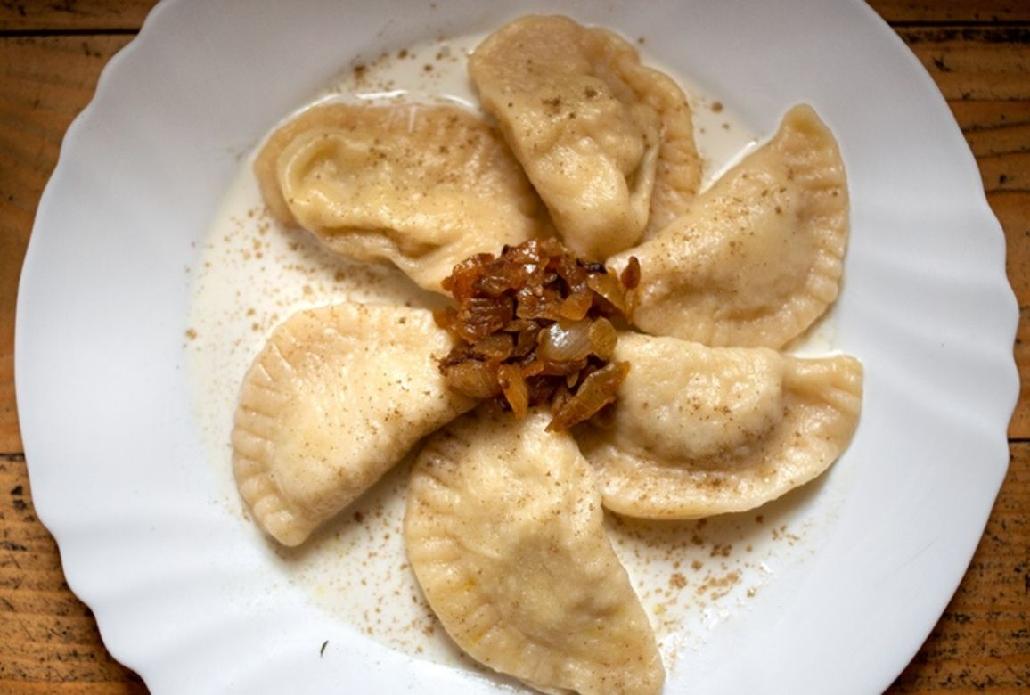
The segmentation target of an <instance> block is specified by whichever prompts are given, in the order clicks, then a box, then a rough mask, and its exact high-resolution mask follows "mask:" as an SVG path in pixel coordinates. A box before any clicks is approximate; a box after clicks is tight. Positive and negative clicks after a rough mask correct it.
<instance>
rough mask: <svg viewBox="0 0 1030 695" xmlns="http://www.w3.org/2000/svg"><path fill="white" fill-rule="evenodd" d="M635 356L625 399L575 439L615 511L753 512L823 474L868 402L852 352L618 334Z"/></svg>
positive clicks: (628, 354)
mask: <svg viewBox="0 0 1030 695" xmlns="http://www.w3.org/2000/svg"><path fill="white" fill-rule="evenodd" d="M616 359H619V360H625V361H627V362H629V363H630V364H631V365H632V369H631V370H630V372H629V375H628V376H627V377H626V379H625V381H623V383H622V385H621V387H620V390H619V401H618V408H617V409H616V410H615V413H614V415H613V417H612V418H611V421H610V422H608V423H605V425H603V426H602V425H599V426H596V427H587V428H584V429H583V430H581V431H580V432H579V433H578V439H579V442H580V445H581V448H582V450H583V454H584V455H585V456H586V458H587V460H588V461H590V463H591V464H592V465H593V466H594V469H595V470H596V472H597V476H598V479H599V484H600V486H601V494H602V496H603V498H604V504H605V506H606V507H607V508H608V509H611V510H612V511H616V512H619V513H620V514H625V515H627V516H636V517H643V518H651V519H689V518H697V517H704V516H710V515H713V514H721V513H723V512H739V511H744V510H747V509H752V508H754V507H757V506H759V505H762V504H765V503H766V502H768V501H770V500H772V499H775V498H777V497H779V496H781V495H783V494H784V493H786V492H788V491H789V490H791V489H793V488H795V487H797V486H799V485H802V484H804V483H806V482H808V481H809V480H811V479H813V478H815V477H816V476H818V475H820V474H821V473H822V472H823V471H825V470H826V469H827V468H828V467H829V466H830V464H832V463H833V462H834V461H835V460H836V459H837V457H838V456H840V454H841V452H842V451H843V450H844V448H845V447H846V446H847V445H848V442H849V441H850V440H851V436H852V434H853V433H854V431H855V427H856V425H857V424H858V417H859V412H860V410H861V405H862V366H861V364H860V363H859V362H858V361H857V360H856V359H854V358H852V357H843V356H840V357H822V358H815V359H804V358H800V357H792V356H790V355H781V354H779V353H777V352H774V351H773V350H770V349H768V348H711V347H706V346H704V345H701V344H699V343H692V342H687V341H684V340H679V339H678V338H656V337H651V336H646V335H641V334H636V333H626V334H623V335H620V336H619V342H618V344H617V346H616Z"/></svg>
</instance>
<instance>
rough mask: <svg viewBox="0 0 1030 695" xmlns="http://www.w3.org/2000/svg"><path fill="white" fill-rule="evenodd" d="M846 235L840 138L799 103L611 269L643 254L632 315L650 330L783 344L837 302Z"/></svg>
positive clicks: (726, 341)
mask: <svg viewBox="0 0 1030 695" xmlns="http://www.w3.org/2000/svg"><path fill="white" fill-rule="evenodd" d="M847 237H848V189H847V186H846V182H845V175H844V163H843V162H842V161H841V157H840V152H839V151H838V149H837V143H836V141H835V140H834V138H833V135H832V133H830V131H829V130H828V129H827V128H826V126H825V125H823V123H822V121H820V120H819V117H818V116H817V115H816V114H815V111H813V110H812V109H811V108H810V107H808V106H797V107H794V108H793V109H791V110H790V111H789V112H788V113H787V115H786V116H785V117H784V119H783V122H782V124H781V125H780V130H779V132H778V133H777V134H776V136H775V137H774V138H773V139H772V140H771V141H770V142H769V143H767V144H766V145H764V146H763V147H761V148H759V149H758V150H756V151H755V152H753V153H752V154H750V155H748V156H747V157H746V158H745V159H744V160H743V161H742V162H741V163H740V164H739V165H737V166H736V167H734V168H733V169H731V170H730V171H729V172H727V173H726V174H725V175H724V176H723V177H722V178H720V179H719V180H718V181H717V182H716V183H715V184H714V185H713V186H712V187H711V188H710V189H708V190H707V191H705V192H704V193H702V194H701V195H699V196H698V197H697V199H695V201H694V203H693V204H692V205H691V206H690V209H689V211H688V212H687V213H686V214H685V215H684V216H683V217H681V218H679V219H678V220H676V221H675V222H673V223H672V224H670V225H669V226H668V227H666V228H665V229H663V230H661V231H660V232H659V233H658V234H657V235H656V236H655V238H653V239H651V240H650V241H647V242H644V243H643V244H641V245H640V246H638V247H637V248H635V249H631V250H629V251H626V252H625V253H623V254H621V255H620V256H618V257H616V258H614V259H611V261H610V264H611V265H613V266H615V267H622V266H623V265H624V264H625V263H626V261H627V260H628V258H629V257H630V256H636V257H637V258H638V259H639V261H640V266H641V272H642V279H641V285H640V296H639V303H638V305H637V308H636V310H635V313H634V317H633V319H634V323H636V325H637V326H639V327H640V328H641V329H643V330H645V331H647V332H648V333H653V334H656V335H671V336H675V337H677V338H683V339H684V340H695V341H697V342H700V343H705V344H706V345H740V346H755V345H758V346H766V347H774V348H778V347H781V346H783V345H784V344H785V343H787V342H788V341H790V340H791V339H793V338H794V337H796V336H798V335H800V334H801V333H802V332H803V331H805V329H807V328H808V327H809V326H810V325H812V323H813V322H814V321H815V320H816V319H817V318H818V317H819V316H820V315H821V314H822V313H823V312H824V311H825V310H826V308H827V307H828V306H830V304H832V303H833V301H834V300H835V299H836V298H837V292H838V290H839V287H840V277H841V272H842V260H843V257H844V248H845V245H846V243H847Z"/></svg>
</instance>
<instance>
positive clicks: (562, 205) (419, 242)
mask: <svg viewBox="0 0 1030 695" xmlns="http://www.w3.org/2000/svg"><path fill="white" fill-rule="evenodd" d="M467 67H468V72H469V77H470V79H471V82H472V85H473V86H474V88H475V91H476V94H477V97H478V99H479V102H480V105H481V107H482V112H481V113H479V112H476V111H474V110H473V109H471V108H465V107H463V106H460V105H457V104H455V103H449V104H443V103H438V102H436V103H419V102H416V101H410V100H409V101H398V100H392V101H390V102H389V103H382V102H379V101H374V100H370V101H358V102H354V103H352V102H342V101H334V102H323V103H319V104H316V105H315V106H312V107H310V108H308V109H306V110H303V111H301V112H299V113H298V114H296V115H294V116H293V117H292V118H290V119H289V120H286V121H285V122H284V123H283V124H281V125H280V126H279V127H278V128H276V129H275V130H274V131H273V132H272V133H271V134H270V135H269V136H268V138H266V140H265V141H264V143H263V144H262V145H261V147H260V148H259V150H258V152H257V154H256V157H255V159H254V163H253V173H254V176H255V178H256V181H257V184H258V187H259V189H260V192H261V195H262V197H263V199H264V203H265V205H266V206H267V208H268V210H269V213H270V214H271V215H272V217H273V218H274V219H275V220H277V221H278V222H279V223H280V224H281V225H283V226H284V227H295V228H300V229H303V230H307V233H310V236H311V237H313V238H314V239H317V241H318V243H319V244H320V245H321V246H322V247H324V249H326V250H327V252H329V253H331V254H334V255H336V256H339V257H340V258H344V259H348V260H349V261H350V262H352V263H365V264H377V265H382V264H386V265H388V266H393V267H395V268H396V269H397V270H399V271H400V272H401V273H403V274H404V275H405V276H407V277H408V278H409V279H410V280H411V281H413V282H414V283H415V284H417V285H418V286H419V287H421V288H422V289H423V290H427V292H423V293H422V294H421V295H418V296H419V297H424V300H422V299H415V300H412V301H407V300H406V301H405V302H404V304H405V305H403V306H383V305H365V304H362V303H359V302H355V301H343V302H337V303H334V304H331V305H329V306H322V307H315V308H305V309H304V310H302V311H299V312H298V313H295V314H293V315H292V316H290V317H288V318H287V319H286V320H285V321H283V322H281V323H280V324H279V325H278V326H277V327H275V328H274V330H273V331H272V332H271V333H270V335H269V336H268V337H267V343H266V344H265V346H264V348H263V349H262V350H261V351H260V352H259V353H258V354H257V356H256V358H255V359H254V361H253V363H252V365H251V367H250V369H249V371H248V372H247V374H246V376H245V377H244V380H243V383H242V386H241V389H240V395H239V400H238V404H237V408H236V413H235V420H234V428H233V432H232V446H233V465H234V473H235V478H236V483H237V486H238V488H239V492H240V496H241V498H242V500H243V502H244V504H245V505H246V507H247V508H248V509H249V511H250V515H251V517H252V518H253V519H254V521H255V522H256V523H257V525H258V526H259V527H260V528H261V529H262V531H264V533H266V534H267V535H268V536H269V537H271V538H272V539H274V540H275V541H276V542H277V543H279V544H282V545H287V546H295V545H299V544H302V543H304V542H305V541H306V540H307V539H308V538H309V536H311V534H312V533H313V532H314V531H315V530H316V529H318V528H319V527H320V526H322V525H324V524H326V523H327V522H329V521H330V520H332V519H333V518H335V517H337V516H339V515H340V514H341V513H342V512H344V511H345V510H346V509H347V508H348V507H349V506H350V505H351V504H352V503H353V502H355V500H358V499H359V498H361V497H362V495H363V494H364V493H366V491H367V490H369V488H370V487H372V486H373V485H374V484H375V483H376V481H377V480H379V479H380V478H381V477H382V476H383V475H384V474H385V473H387V472H388V471H389V470H390V469H391V468H393V467H395V466H396V465H397V464H398V463H399V462H400V461H401V460H403V459H405V458H409V457H410V459H414V461H415V463H414V466H413V468H412V472H411V478H410V485H409V488H408V491H407V500H406V505H407V506H406V516H405V521H404V541H405V546H406V549H407V558H408V561H409V563H410V571H411V572H413V574H414V577H415V578H416V579H417V582H418V584H419V586H420V587H421V590H422V593H423V595H424V597H425V599H426V601H427V602H428V605H429V606H430V607H431V608H432V610H433V611H434V613H435V615H436V617H437V618H438V620H439V623H440V624H441V625H442V626H443V628H444V630H445V631H446V633H447V635H449V637H450V639H452V640H453V642H454V644H456V645H457V647H459V648H460V649H461V650H463V651H464V652H465V653H466V654H468V655H469V656H470V657H471V658H472V659H475V660H476V661H477V662H479V663H481V664H483V665H484V666H486V667H488V668H490V669H493V670H495V671H497V672H499V673H501V674H505V675H508V676H511V677H514V678H516V679H518V680H519V681H521V682H523V683H525V684H526V685H528V686H530V687H532V688H535V689H537V690H539V691H542V692H547V693H584V694H592V693H597V694H602V693H604V694H607V693H641V694H644V693H659V692H661V690H662V687H663V683H664V681H665V672H666V667H665V666H663V663H662V658H661V656H660V654H659V651H658V646H657V640H656V637H655V633H654V630H653V628H652V625H653V624H654V621H655V616H653V615H649V614H648V611H647V609H645V606H644V604H643V603H642V602H641V600H640V597H639V596H638V593H637V591H635V590H634V586H633V581H632V579H631V577H630V575H629V574H628V573H627V571H626V569H625V568H624V567H623V565H622V564H621V562H620V560H619V557H618V555H616V553H615V551H614V550H613V547H612V543H611V542H610V540H609V537H608V535H607V531H606V528H605V526H604V524H603V520H604V518H605V517H604V515H605V510H607V511H608V512H613V513H615V514H618V515H622V516H625V517H635V518H638V519H643V520H658V519H660V520H675V519H696V518H702V517H707V516H712V515H717V514H726V513H732V512H741V511H746V510H751V509H755V508H757V507H759V506H761V505H763V504H766V503H767V502H769V501H771V500H774V499H776V498H779V497H781V496H783V495H784V494H786V493H787V492H789V491H790V490H792V489H794V488H797V487H799V486H801V485H804V484H805V483H807V482H809V481H811V480H812V479H814V478H816V477H818V476H819V475H821V474H822V473H823V472H825V471H826V470H827V469H828V468H829V467H830V466H831V465H832V464H833V463H834V461H836V460H837V459H838V458H839V457H840V456H841V455H842V454H843V452H844V451H845V450H846V449H847V447H848V445H849V443H850V441H851V439H852V437H853V435H854V433H855V431H856V428H857V426H858V422H859V417H860V413H861V405H862V365H861V363H860V362H859V361H858V360H857V359H855V358H853V357H849V356H843V355H833V356H826V357H798V356H795V355H793V354H790V353H789V352H781V350H783V349H784V346H787V345H788V344H791V341H793V340H794V339H795V338H797V337H798V336H800V335H802V334H803V333H805V332H806V331H808V330H809V329H810V328H811V327H812V326H813V324H815V323H816V321H817V320H819V319H820V317H821V316H822V315H823V314H824V313H825V312H826V311H827V309H828V308H829V307H830V306H832V304H833V303H834V302H835V301H836V299H837V296H838V293H839V291H840V282H841V277H842V273H843V267H844V256H845V250H846V246H847V237H848V233H849V203H848V200H849V199H848V189H847V178H846V173H845V168H844V162H843V159H842V157H841V154H840V150H839V148H838V145H837V142H836V140H835V138H834V136H833V133H832V132H831V130H830V128H829V127H828V126H827V125H826V124H825V123H824V122H823V121H822V120H821V119H820V117H819V116H818V115H817V114H816V113H815V111H814V110H813V109H812V108H811V107H809V106H807V105H796V106H793V107H792V108H786V107H787V106H789V105H784V106H785V108H784V111H785V115H784V117H783V119H782V122H781V124H780V127H779V129H778V130H777V132H776V133H774V134H772V136H771V137H770V138H769V140H768V141H767V142H765V144H762V145H761V146H759V147H758V148H757V149H755V150H753V151H751V152H750V153H749V154H748V155H747V156H745V157H744V158H743V159H742V160H741V161H740V162H739V163H738V164H736V166H734V167H732V168H731V169H729V170H728V171H726V172H725V173H724V174H723V175H722V176H720V177H719V178H718V179H716V180H715V181H714V182H712V183H711V184H710V185H708V186H707V188H705V189H703V190H702V189H701V170H702V159H701V156H700V155H699V153H698V148H697V146H696V144H695V140H694V125H693V120H692V114H691V109H690V106H689V105H688V100H687V96H686V95H685V93H684V91H683V89H682V88H681V86H680V85H679V84H677V82H676V81H675V80H673V79H672V78H671V77H670V76H669V75H667V74H665V73H663V72H661V71H658V70H656V69H654V68H652V67H648V66H646V65H645V64H644V63H643V62H642V61H641V57H640V55H639V54H638V52H637V50H636V49H635V48H634V47H633V45H631V44H630V43H629V42H627V41H626V40H624V39H623V38H622V37H620V36H618V35H617V34H614V33H612V32H611V31H608V30H606V29H603V28H598V27H586V26H583V25H580V24H578V23H577V22H575V21H574V20H572V19H569V18H567V17H561V16H542V15H531V16H527V17H523V18H520V19H517V20H515V21H513V22H511V23H509V24H507V25H505V26H503V27H501V28H499V29H497V30H496V31H495V32H494V33H492V34H491V35H489V36H488V37H487V38H486V39H484V40H483V41H482V42H481V43H480V44H479V46H478V47H477V48H476V49H475V50H474V51H472V52H471V54H470V55H469V56H468V65H467ZM391 272H394V271H391ZM412 290H413V291H417V290H415V288H414V287H413V286H412ZM431 293H435V294H436V295H439V296H438V297H437V298H435V299H432V298H431V297H432V296H433V295H432V294H431ZM413 296H414V295H413ZM420 301H421V302H422V305H419V302H420ZM309 306H310V305H309ZM637 329H639V331H638V330H637ZM410 459H409V460H410ZM398 474H404V475H407V472H406V469H403V468H401V469H398ZM639 523H651V524H653V523H655V522H643V521H642V522H639ZM749 550H750V548H749ZM405 571H406V572H407V571H408V570H405ZM670 581H672V580H670ZM680 581H682V577H681V578H680Z"/></svg>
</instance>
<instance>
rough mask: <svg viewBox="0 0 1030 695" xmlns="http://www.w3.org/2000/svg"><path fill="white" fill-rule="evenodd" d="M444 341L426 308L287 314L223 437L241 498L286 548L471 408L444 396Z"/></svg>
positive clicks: (349, 307)
mask: <svg viewBox="0 0 1030 695" xmlns="http://www.w3.org/2000/svg"><path fill="white" fill-rule="evenodd" d="M450 347H451V343H450V338H449V337H448V335H447V334H446V333H445V332H444V331H442V330H441V329H439V328H437V327H436V325H435V323H434V321H433V317H432V314H431V313H430V312H429V311H427V310H425V309H409V308H404V307H380V306H362V305H360V304H340V305H337V306H331V307H325V308H321V309H311V310H308V311H302V312H300V313H297V314H294V315H293V316H291V317H290V318H289V320H287V321H286V322H285V323H283V324H282V325H280V326H279V327H278V328H276V329H275V332H273V333H272V335H271V337H270V338H269V339H268V343H267V344H266V345H265V347H264V349H263V350H262V351H261V353H260V354H259V355H258V356H257V358H256V359H255V360H254V363H253V365H252V366H251V368H250V371H248V372H247V375H246V377H245V378H244V380H243V387H242V389H241V392H240V401H239V405H238V406H237V409H236V421H235V427H234V429H233V434H232V443H233V465H234V469H235V474H236V483H237V485H238V486H239V490H240V494H241V495H242V497H243V499H244V500H245V501H246V503H247V505H248V506H249V507H250V509H251V511H252V512H253V515H254V517H255V519H256V520H257V522H258V524H260V526H261V527H262V528H263V529H264V530H265V531H266V532H267V533H268V534H269V535H271V536H272V537H273V538H275V539H276V540H277V541H279V542H280V543H283V544H285V545H297V544H298V543H301V542H303V541H304V539H305V538H307V537H308V534H310V533H311V531H312V530H313V529H314V528H315V527H317V526H318V525H319V524H321V523H322V522H323V521H325V520H327V519H329V518H330V517H332V516H333V515H335V514H336V513H337V512H339V511H340V510H341V509H343V508H344V507H345V506H347V505H348V504H349V503H350V502H351V501H352V500H354V499H355V498H356V497H357V496H358V495H360V494H361V493H362V492H364V491H365V490H366V489H367V488H368V487H370V486H371V485H372V484H373V483H374V482H375V481H376V480H377V479H379V477H380V476H381V475H382V474H383V473H385V472H386V471H387V470H388V469H389V468H390V467H391V466H392V465H393V464H394V463H396V462H397V461H398V460H399V459H400V458H402V457H403V456H404V454H406V453H407V452H408V450H409V449H410V448H411V447H412V446H413V445H414V444H415V443H416V442H417V441H418V440H419V439H420V438H421V437H423V436H425V435H426V434H429V433H430V432H432V431H433V430H435V429H437V428H438V427H441V426H442V425H444V424H446V423H447V422H448V421H450V420H452V419H453V418H454V417H456V416H457V415H458V414H459V413H461V412H463V411H465V410H468V409H469V408H470V407H472V401H470V400H468V399H466V398H464V397H461V396H458V395H456V394H455V393H453V392H452V391H450V390H448V389H447V388H446V387H445V386H444V381H443V377H442V376H441V375H440V372H439V370H438V368H437V363H436V359H435V358H436V357H440V356H442V355H444V354H446V353H447V351H448V350H449V349H450Z"/></svg>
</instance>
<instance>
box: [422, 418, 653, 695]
mask: <svg viewBox="0 0 1030 695" xmlns="http://www.w3.org/2000/svg"><path fill="white" fill-rule="evenodd" d="M548 422H550V413H549V412H540V411H537V412H531V413H530V414H529V416H528V417H527V418H526V419H524V420H521V421H519V420H516V419H515V418H514V417H512V416H511V415H510V414H507V413H497V414H491V413H490V412H488V411H485V410H483V409H481V410H479V411H477V412H476V413H474V414H472V415H468V416H466V417H464V418H462V419H461V420H458V421H457V422H455V423H452V424H451V425H450V426H449V427H447V428H446V429H444V430H442V431H441V432H439V433H437V434H436V435H434V436H433V437H432V438H431V439H430V440H429V442H428V443H427V444H426V446H425V448H424V449H423V451H422V452H421V453H420V454H419V458H418V461H417V462H416V464H415V469H414V472H413V474H412V481H411V487H410V490H409V492H408V509H407V517H406V519H405V534H406V541H407V547H408V556H409V559H410V561H411V566H412V568H413V569H414V571H415V574H416V576H417V577H418V581H419V583H420V584H421V586H422V590H423V592H424V593H425V595H426V598H427V599H428V601H429V604H430V605H431V606H432V608H433V610H434V611H435V612H436V615H437V616H438V617H439V619H440V621H441V622H442V623H443V626H444V628H445V629H446V630H447V632H448V634H449V635H450V636H451V637H452V638H453V639H454V641H455V642H457V644H458V645H459V646H460V647H461V648H462V649H464V650H465V651H466V652H468V653H469V655H471V656H472V657H473V658H475V659H476V660H478V661H480V662H482V663H484V664H486V665H487V666H490V667H491V668H493V669H495V670H497V671H500V672H502V673H505V674H509V675H512V676H515V677H516V678H518V679H520V680H522V681H524V682H526V683H528V684H529V685H531V686H533V687H535V688H538V689H540V690H543V691H545V692H555V693H557V692H561V693H566V692H570V691H572V692H578V693H657V692H659V691H660V690H661V686H662V682H663V680H664V671H663V668H662V665H661V660H660V657H659V655H658V651H657V647H656V644H655V639H654V635H653V633H652V631H651V627H650V624H649V623H648V619H647V616H646V615H645V613H644V610H643V608H642V607H641V605H640V602H639V600H638V599H637V596H636V594H635V593H634V592H633V589H632V587H631V586H630V583H629V578H628V577H627V575H626V572H625V570H624V569H623V567H622V565H621V564H620V563H619V560H618V558H617V557H616V555H615V553H614V551H613V550H612V548H611V545H610V544H609V542H608V539H607V537H606V535H605V533H604V530H603V528H602V525H601V524H602V511H601V500H600V496H599V495H598V493H597V487H596V483H595V481H594V479H593V477H592V475H591V470H590V467H589V466H588V465H587V463H586V461H584V460H583V457H582V456H581V455H580V453H579V450H578V449H577V447H576V443H575V441H574V440H573V439H572V438H571V437H570V436H569V435H568V434H565V433H553V432H548V431H547V429H546V428H547V424H548Z"/></svg>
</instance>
